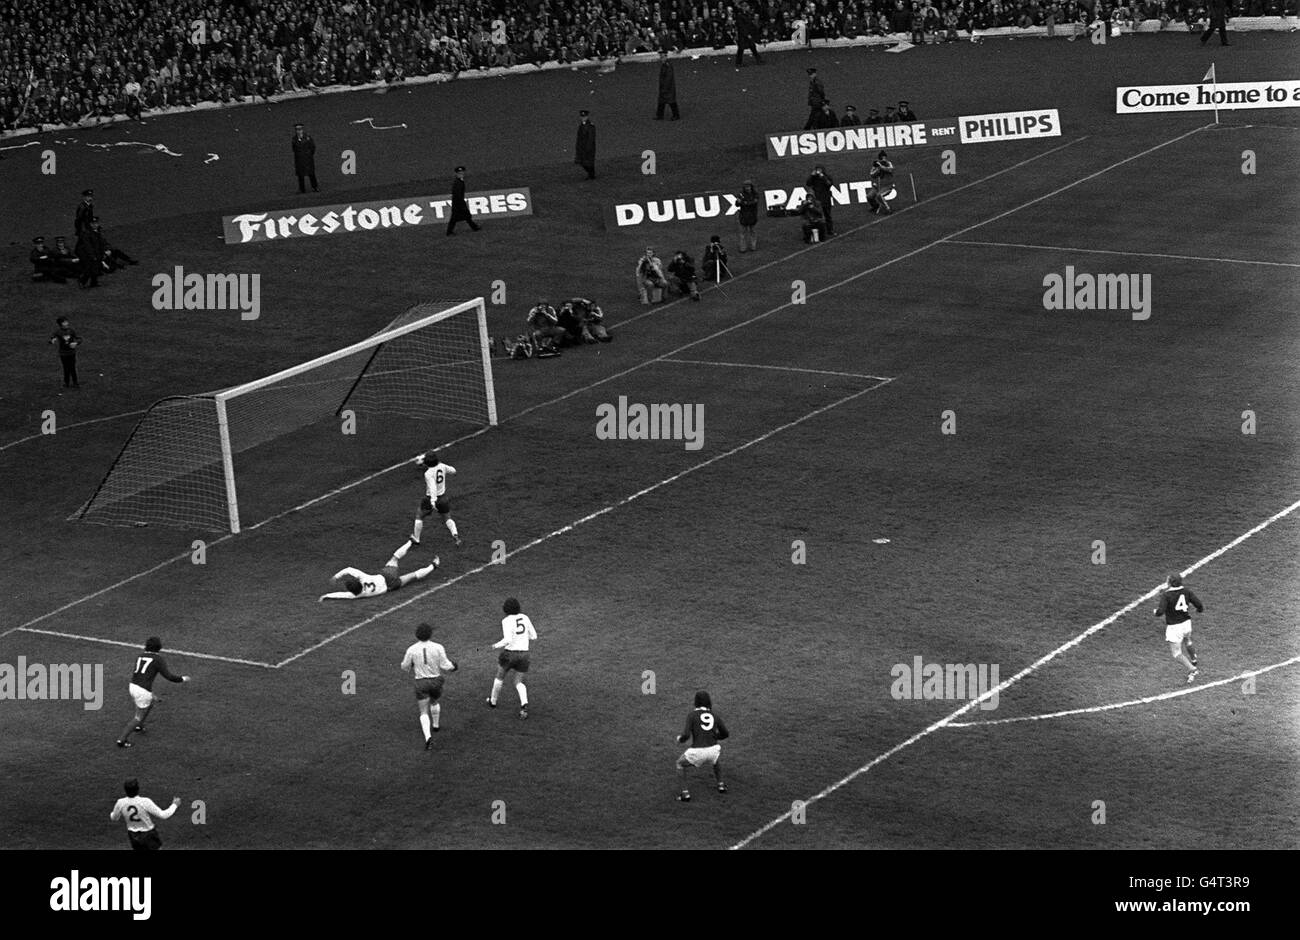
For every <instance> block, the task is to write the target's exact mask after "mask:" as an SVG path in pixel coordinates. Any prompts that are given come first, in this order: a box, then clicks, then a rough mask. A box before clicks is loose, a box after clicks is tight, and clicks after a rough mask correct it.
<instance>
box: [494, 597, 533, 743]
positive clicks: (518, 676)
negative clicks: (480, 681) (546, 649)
mask: <svg viewBox="0 0 1300 940" xmlns="http://www.w3.org/2000/svg"><path fill="white" fill-rule="evenodd" d="M501 609H502V610H503V611H505V617H503V618H502V619H501V639H499V640H497V641H496V642H495V643H493V644H492V648H493V649H494V650H500V651H501V653H500V655H499V656H497V677H496V678H495V679H493V680H492V694H491V695H489V696H488V700H487V703H488V705H489V706H490V707H492V708H496V707H497V699H498V698H500V696H501V686H502V685H504V684H505V681H506V675H507V674H508V673H511V672H513V673H514V674H515V691H516V692H518V693H519V717H520V718H527V717H528V689H527V688H525V687H524V673H526V672H527V671H528V644H529V642H530V641H532V640H535V639H537V631H536V630H534V629H533V622H532V621H531V620H529V619H528V615H527V614H525V613H522V612H521V611H520V607H519V601H517V600H515V599H514V598H513V597H508V598H506V602H505V604H503V605H502V607H501Z"/></svg>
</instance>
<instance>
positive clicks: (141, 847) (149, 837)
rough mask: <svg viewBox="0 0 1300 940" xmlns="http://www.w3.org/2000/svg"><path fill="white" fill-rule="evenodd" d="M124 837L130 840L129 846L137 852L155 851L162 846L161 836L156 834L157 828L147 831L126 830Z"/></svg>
mask: <svg viewBox="0 0 1300 940" xmlns="http://www.w3.org/2000/svg"><path fill="white" fill-rule="evenodd" d="M126 837H127V838H128V839H129V840H130V841H131V848H133V849H135V850H136V851H137V852H156V851H158V850H159V849H161V848H162V837H161V836H159V835H158V830H157V829H150V830H149V831H148V832H130V831H128V832H127V834H126Z"/></svg>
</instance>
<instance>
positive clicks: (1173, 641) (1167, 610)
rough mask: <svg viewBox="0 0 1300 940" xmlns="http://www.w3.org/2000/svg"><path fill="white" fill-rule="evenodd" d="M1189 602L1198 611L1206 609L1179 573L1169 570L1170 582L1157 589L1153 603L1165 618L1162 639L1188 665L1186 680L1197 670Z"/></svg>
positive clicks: (1193, 676)
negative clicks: (1156, 603) (1155, 601)
mask: <svg viewBox="0 0 1300 940" xmlns="http://www.w3.org/2000/svg"><path fill="white" fill-rule="evenodd" d="M1189 606H1191V607H1195V608H1196V612H1197V613H1198V614H1199V613H1201V612H1203V611H1204V610H1205V605H1204V604H1202V603H1201V601H1200V598H1198V597H1197V596H1196V595H1195V594H1193V593H1192V592H1191V590H1190V589H1189V588H1186V587H1183V579H1182V577H1180V576H1179V575H1176V574H1171V575H1170V576H1169V583H1168V584H1167V585H1165V587H1164V589H1163V590H1162V591H1161V592H1160V604H1159V606H1157V607H1156V610H1155V615H1156V616H1157V617H1164V618H1165V641H1166V642H1167V643H1168V644H1169V652H1170V653H1172V654H1173V657H1174V659H1176V660H1178V661H1179V662H1180V663H1182V664H1183V665H1184V666H1186V667H1187V681H1188V682H1189V683H1191V682H1195V681H1196V674H1197V673H1198V672H1199V671H1200V670H1199V669H1198V668H1197V662H1196V647H1194V646H1193V645H1192V615H1191V613H1190V612H1189V611H1188V607H1189Z"/></svg>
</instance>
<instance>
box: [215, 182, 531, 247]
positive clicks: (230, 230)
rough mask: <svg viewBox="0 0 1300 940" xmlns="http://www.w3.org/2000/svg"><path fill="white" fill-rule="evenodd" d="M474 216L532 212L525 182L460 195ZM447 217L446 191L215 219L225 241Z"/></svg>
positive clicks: (373, 228) (386, 227) (378, 228)
mask: <svg viewBox="0 0 1300 940" xmlns="http://www.w3.org/2000/svg"><path fill="white" fill-rule="evenodd" d="M465 201H466V202H467V203H468V204H469V211H470V215H472V216H474V218H476V219H504V218H512V217H514V216H520V215H532V214H533V197H532V193H531V192H529V190H528V187H526V186H524V187H518V188H515V189H488V190H483V191H482V192H476V193H469V194H467V195H466V197H465ZM450 217H451V196H410V197H407V198H402V199H392V200H389V201H386V202H382V201H381V202H350V203H341V204H339V205H334V206H312V207H309V208H305V209H277V210H275V211H273V212H243V213H240V214H239V215H228V216H224V217H222V219H221V224H222V227H223V228H224V229H225V237H226V244H227V245H247V244H248V243H250V242H265V241H280V240H285V239H290V238H315V237H317V236H320V235H346V234H348V233H351V232H383V231H392V230H393V229H399V228H410V227H415V226H420V225H439V224H446V222H447V220H448V219H449V218H450Z"/></svg>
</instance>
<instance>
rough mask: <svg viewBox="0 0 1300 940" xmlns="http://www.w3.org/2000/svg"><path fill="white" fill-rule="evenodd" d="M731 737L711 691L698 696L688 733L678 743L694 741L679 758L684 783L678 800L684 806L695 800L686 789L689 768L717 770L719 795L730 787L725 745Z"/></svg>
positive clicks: (682, 734) (688, 721) (687, 720)
mask: <svg viewBox="0 0 1300 940" xmlns="http://www.w3.org/2000/svg"><path fill="white" fill-rule="evenodd" d="M729 737H731V732H729V731H728V730H727V726H726V725H724V724H723V723H722V719H721V718H719V717H718V716H717V715H715V714H714V713H713V700H712V699H710V698H709V693H708V692H696V693H695V708H694V709H693V710H692V711H691V713H690V714H689V715H688V716H687V717H686V730H685V731H683V732H682V733H681V734H679V735H678V736H677V743H678V744H685V743H686V742H687V741H690V742H691V746H690V747H688V748H687V749H686V750H685V751H683V752H682V756H681V757H679V758H677V773H678V775H679V776H680V777H681V780H682V792H681V793H679V794H677V799H679V800H681V801H682V802H683V803H689V802H690V801H691V791H690V790H688V789H687V788H686V768H688V767H703V766H705V765H709V766H711V767H712V768H713V779H714V781H715V782H716V784H717V787H718V792H719V793H726V792H727V785H726V784H725V783H723V782H722V744H721V743H719V742H722V741H725V740H726V739H727V738H729Z"/></svg>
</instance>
